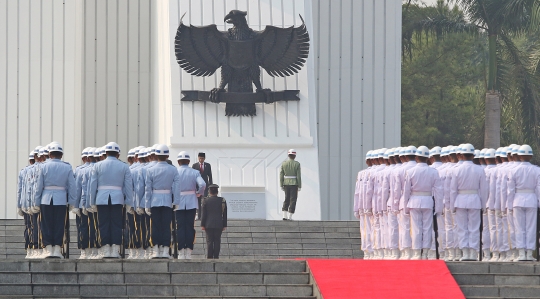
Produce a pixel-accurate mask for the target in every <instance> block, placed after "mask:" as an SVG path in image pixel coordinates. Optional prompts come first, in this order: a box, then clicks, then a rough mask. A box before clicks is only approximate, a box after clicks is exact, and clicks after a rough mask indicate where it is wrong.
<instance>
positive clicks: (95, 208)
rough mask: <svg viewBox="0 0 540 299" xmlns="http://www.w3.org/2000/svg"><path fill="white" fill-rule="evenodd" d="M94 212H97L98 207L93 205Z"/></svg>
mask: <svg viewBox="0 0 540 299" xmlns="http://www.w3.org/2000/svg"><path fill="white" fill-rule="evenodd" d="M92 212H93V213H95V212H97V206H96V205H92Z"/></svg>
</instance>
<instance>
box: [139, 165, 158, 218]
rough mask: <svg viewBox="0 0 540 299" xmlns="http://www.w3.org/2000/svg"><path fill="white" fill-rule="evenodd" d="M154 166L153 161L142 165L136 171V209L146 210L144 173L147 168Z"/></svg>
mask: <svg viewBox="0 0 540 299" xmlns="http://www.w3.org/2000/svg"><path fill="white" fill-rule="evenodd" d="M154 165H156V162H155V161H152V162H148V163H144V164H142V165H141V167H139V168H138V170H137V180H136V182H135V190H136V191H135V193H136V195H135V197H136V199H135V206H136V207H137V208H141V209H144V208H146V202H145V196H144V194H145V192H146V188H145V185H146V171H147V170H148V168H150V167H152V166H154Z"/></svg>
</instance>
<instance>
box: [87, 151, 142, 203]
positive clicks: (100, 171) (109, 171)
mask: <svg viewBox="0 0 540 299" xmlns="http://www.w3.org/2000/svg"><path fill="white" fill-rule="evenodd" d="M89 195H90V198H89V201H90V205H92V206H93V205H108V204H109V196H110V197H111V204H113V205H118V204H120V205H123V204H126V205H130V206H133V182H132V179H131V172H130V171H129V167H128V165H127V164H125V163H124V162H122V161H120V160H118V159H117V158H116V157H111V156H109V157H107V158H106V159H105V160H103V161H100V162H99V163H96V164H94V167H92V174H91V175H90V192H89Z"/></svg>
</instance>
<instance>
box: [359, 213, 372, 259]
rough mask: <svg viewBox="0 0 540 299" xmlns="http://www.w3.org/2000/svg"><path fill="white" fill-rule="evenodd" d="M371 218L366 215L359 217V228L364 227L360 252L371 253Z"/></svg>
mask: <svg viewBox="0 0 540 299" xmlns="http://www.w3.org/2000/svg"><path fill="white" fill-rule="evenodd" d="M372 217H373V216H368V215H366V214H363V215H360V222H362V224H361V226H362V225H363V227H364V237H363V238H362V240H361V241H362V250H363V251H367V252H373V240H372V234H373V231H372V226H371V221H372V219H371V218H372Z"/></svg>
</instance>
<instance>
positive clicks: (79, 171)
mask: <svg viewBox="0 0 540 299" xmlns="http://www.w3.org/2000/svg"><path fill="white" fill-rule="evenodd" d="M88 166H90V163H89V162H86V163H84V164H83V165H79V166H77V168H75V171H74V172H73V174H74V175H75V186H76V188H77V195H76V196H75V197H76V198H77V205H76V206H75V207H77V208H82V206H81V201H82V200H81V199H82V180H83V174H84V173H85V172H86V169H87V168H88Z"/></svg>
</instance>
